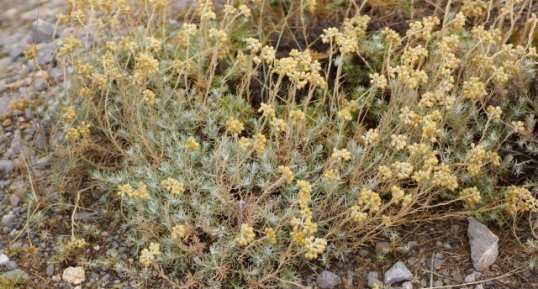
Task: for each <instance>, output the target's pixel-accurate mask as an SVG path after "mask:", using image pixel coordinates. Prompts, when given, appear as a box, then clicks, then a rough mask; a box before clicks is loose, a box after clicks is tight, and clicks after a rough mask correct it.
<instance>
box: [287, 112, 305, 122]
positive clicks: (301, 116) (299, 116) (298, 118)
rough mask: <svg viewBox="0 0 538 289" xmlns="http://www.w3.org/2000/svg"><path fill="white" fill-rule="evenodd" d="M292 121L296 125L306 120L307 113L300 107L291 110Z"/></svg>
mask: <svg viewBox="0 0 538 289" xmlns="http://www.w3.org/2000/svg"><path fill="white" fill-rule="evenodd" d="M290 118H291V122H292V123H293V124H294V125H297V124H299V123H303V122H304V121H305V120H306V114H305V113H304V112H302V111H300V110H298V109H294V110H292V111H290Z"/></svg>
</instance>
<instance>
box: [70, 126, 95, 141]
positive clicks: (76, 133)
mask: <svg viewBox="0 0 538 289" xmlns="http://www.w3.org/2000/svg"><path fill="white" fill-rule="evenodd" d="M89 134H90V125H89V124H87V123H86V122H84V121H83V122H81V123H80V125H78V126H76V127H70V128H68V129H66V130H65V137H66V139H67V140H68V141H72V142H75V141H78V140H80V139H81V138H84V137H87V136H88V135H89Z"/></svg>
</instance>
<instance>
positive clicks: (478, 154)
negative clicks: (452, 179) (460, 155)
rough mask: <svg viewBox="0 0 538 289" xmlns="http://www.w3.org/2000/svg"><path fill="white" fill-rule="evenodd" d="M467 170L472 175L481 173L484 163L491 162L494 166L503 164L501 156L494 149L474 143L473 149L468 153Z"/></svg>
mask: <svg viewBox="0 0 538 289" xmlns="http://www.w3.org/2000/svg"><path fill="white" fill-rule="evenodd" d="M466 162H467V170H468V171H469V173H470V174H471V175H472V176H476V175H478V174H479V173H480V170H481V169H482V167H483V166H484V163H486V162H491V163H492V164H493V165H494V166H496V167H498V166H500V165H501V157H500V156H499V155H498V154H497V153H496V152H492V151H486V150H485V149H484V146H482V145H476V146H475V145H474V144H472V146H471V150H470V151H469V152H468V154H467V159H466Z"/></svg>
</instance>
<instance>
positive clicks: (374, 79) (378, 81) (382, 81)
mask: <svg viewBox="0 0 538 289" xmlns="http://www.w3.org/2000/svg"><path fill="white" fill-rule="evenodd" d="M370 84H371V85H372V87H376V88H379V89H381V90H385V88H386V87H387V84H388V82H387V78H386V77H385V76H384V75H380V74H379V73H377V72H376V73H373V74H372V73H371V74H370Z"/></svg>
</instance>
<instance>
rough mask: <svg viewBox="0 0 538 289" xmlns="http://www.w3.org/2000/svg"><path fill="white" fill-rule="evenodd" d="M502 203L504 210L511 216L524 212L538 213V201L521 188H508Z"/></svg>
mask: <svg viewBox="0 0 538 289" xmlns="http://www.w3.org/2000/svg"><path fill="white" fill-rule="evenodd" d="M504 202H505V206H506V210H507V211H508V212H509V213H510V214H512V215H516V214H518V213H525V212H532V213H538V200H537V199H536V198H535V197H533V196H532V193H531V192H530V191H529V190H527V189H526V188H523V187H516V186H510V187H509V188H508V190H507V191H506V193H505V196H504Z"/></svg>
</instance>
